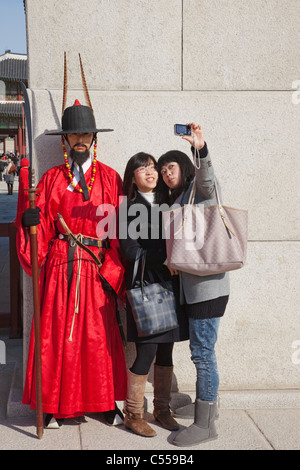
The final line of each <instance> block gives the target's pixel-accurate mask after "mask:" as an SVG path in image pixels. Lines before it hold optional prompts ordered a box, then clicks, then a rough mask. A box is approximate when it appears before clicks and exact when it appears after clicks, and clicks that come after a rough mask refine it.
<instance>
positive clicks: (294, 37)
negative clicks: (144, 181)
mask: <svg viewBox="0 0 300 470" xmlns="http://www.w3.org/2000/svg"><path fill="white" fill-rule="evenodd" d="M26 13H27V31H28V61H29V87H30V89H31V102H32V108H33V130H34V161H35V166H36V168H37V172H38V176H39V177H40V176H41V175H42V174H43V173H44V171H46V170H47V169H48V168H50V167H52V166H53V165H56V164H60V163H62V162H63V154H62V149H61V144H60V141H59V138H58V137H49V136H45V135H44V131H45V129H55V128H57V127H59V122H60V116H61V103H62V84H63V53H64V51H66V52H67V59H68V75H69V92H68V105H71V104H73V102H74V100H75V98H79V100H80V101H81V102H82V103H83V104H84V96H83V93H82V87H81V79H80V71H79V62H78V52H80V54H81V57H82V60H83V64H84V69H85V74H86V79H87V83H88V87H89V90H90V95H91V101H92V105H93V108H94V110H95V115H96V121H97V125H98V126H99V127H112V128H114V129H115V131H114V133H109V134H103V135H101V134H100V135H99V145H98V149H99V152H98V158H99V159H101V160H102V161H103V162H104V163H106V164H108V165H110V166H112V167H113V168H115V169H116V170H117V171H119V173H120V175H121V176H123V172H124V168H125V165H126V162H127V160H128V159H129V158H130V156H131V155H133V154H134V153H136V152H138V151H147V152H150V153H152V154H153V155H154V156H155V157H159V156H160V155H161V154H162V153H163V152H165V151H167V150H169V149H172V148H177V149H179V150H183V151H186V152H187V153H189V151H190V150H189V147H188V145H187V144H186V142H184V141H182V140H181V139H180V138H178V137H175V136H174V135H173V124H174V123H175V122H179V123H185V122H190V121H195V122H199V123H201V124H202V126H203V128H204V132H205V138H206V141H207V143H208V146H209V149H210V151H211V156H212V160H213V163H214V167H215V171H216V173H217V176H218V178H219V180H220V182H221V185H222V192H223V199H224V203H226V204H227V205H230V206H234V207H239V208H243V209H248V211H249V246H248V260H247V265H246V267H245V268H243V269H242V270H240V271H236V272H234V273H232V274H231V297H230V302H229V305H228V308H227V311H226V314H225V316H224V318H223V319H222V321H221V327H220V333H219V340H218V344H217V355H218V361H219V369H220V389H221V390H226V391H230V390H235V391H240V390H250V391H255V390H256V391H257V390H270V389H271V390H289V391H291V390H292V391H294V392H295V393H299V390H300V374H299V371H300V364H299V361H298V360H297V357H298V356H297V347H298V348H299V340H300V327H299V289H298V286H299V264H300V263H299V261H300V259H299V258H300V257H299V216H298V213H297V211H298V206H299V190H298V182H299V148H300V134H299V112H300V105H297V104H295V101H294V102H293V99H292V95H293V91H292V83H293V82H294V81H295V80H297V79H300V77H299V67H298V64H299V63H300V49H299V47H297V44H299V31H300V15H299V13H300V1H299V0H266V1H264V2H262V1H261V0H253V1H252V2H247V1H246V0H231V1H230V2H228V1H225V0H201V1H200V0H199V1H190V0H183V1H181V0H151V1H141V0H126V1H125V0H109V1H108V0H89V1H82V0H72V1H71V0H59V1H56V0H49V1H48V2H46V3H45V5H44V6H43V9H42V10H41V9H40V8H38V5H37V2H36V0H27V1H26ZM24 283H25V285H27V286H29V284H30V283H29V280H28V279H27V278H25V280H24ZM24 304H25V320H24V322H25V341H24V344H25V350H26V349H27V343H28V336H29V324H30V318H31V315H32V301H31V296H30V293H26V295H25V299H24ZM297 345H298V346H297ZM133 357H134V350H133V347H132V345H129V346H128V348H127V358H128V363H129V364H131V361H132V359H133ZM295 358H296V359H295ZM174 364H175V370H174V372H175V376H174V390H175V389H179V390H190V391H193V390H194V388H195V379H196V378H195V370H194V366H193V364H192V362H191V360H190V353H189V346H188V343H187V342H185V343H181V344H176V346H175V352H174ZM149 386H150V384H149Z"/></svg>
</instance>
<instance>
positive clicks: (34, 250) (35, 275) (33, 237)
mask: <svg viewBox="0 0 300 470" xmlns="http://www.w3.org/2000/svg"><path fill="white" fill-rule="evenodd" d="M21 87H22V91H23V97H24V114H25V120H26V127H27V137H28V149H29V156H28V160H29V169H28V171H29V188H28V189H26V191H28V197H29V207H30V209H35V207H36V203H35V198H36V192H37V191H38V189H36V188H35V182H34V170H33V169H32V127H31V112H30V102H29V97H28V93H27V90H26V87H25V85H24V83H23V82H21ZM29 233H30V250H31V267H32V284H33V306H34V339H35V377H36V427H37V437H38V438H39V439H42V437H43V433H44V425H43V398H42V359H41V327H40V292H39V267H38V242H37V228H36V226H30V227H29Z"/></svg>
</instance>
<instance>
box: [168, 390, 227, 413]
mask: <svg viewBox="0 0 300 470" xmlns="http://www.w3.org/2000/svg"><path fill="white" fill-rule="evenodd" d="M217 402H218V406H217V407H216V416H215V419H218V418H219V407H220V397H219V395H218V400H217ZM194 416H195V402H193V403H190V404H189V405H185V406H181V407H180V408H177V409H176V410H175V411H174V417H175V418H181V419H193V418H194Z"/></svg>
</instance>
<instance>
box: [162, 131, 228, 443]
mask: <svg viewBox="0 0 300 470" xmlns="http://www.w3.org/2000/svg"><path fill="white" fill-rule="evenodd" d="M190 126H191V128H192V136H183V138H184V139H185V140H187V141H188V142H189V143H190V144H191V145H192V146H194V145H195V146H196V147H197V149H198V151H199V157H200V161H198V158H197V161H196V165H195V166H194V165H193V163H192V161H191V159H190V158H189V157H188V156H187V155H186V154H185V153H183V152H179V151H176V150H174V151H170V152H167V153H166V154H164V155H162V156H161V157H160V159H159V160H158V169H159V171H160V173H161V176H162V180H163V182H161V184H160V185H159V187H158V189H157V193H158V196H157V199H158V202H159V203H160V204H161V203H168V204H169V205H171V204H173V203H179V204H180V205H182V206H183V205H184V204H187V202H188V199H189V195H190V192H191V189H192V186H193V181H194V178H196V188H197V191H196V198H195V204H204V205H206V206H207V205H215V204H216V197H215V189H214V181H215V176H214V170H213V166H212V162H211V159H210V155H209V152H208V149H207V146H206V143H205V141H204V138H203V132H202V128H201V126H199V125H195V124H194V123H192V124H190ZM194 151H195V149H194V148H193V147H192V152H193V153H194ZM179 279H180V299H181V303H182V304H184V306H185V310H186V313H187V315H188V318H189V331H190V349H191V358H192V360H193V362H194V364H195V367H196V371H197V380H196V401H195V405H194V406H189V407H183V408H182V409H179V410H176V411H175V416H178V417H179V416H181V417H189V416H190V415H191V411H192V412H193V414H194V424H192V425H191V426H190V427H188V428H186V429H184V430H183V431H181V432H179V433H178V434H177V436H176V437H175V439H174V441H173V444H175V445H178V446H192V445H196V444H199V443H200V442H202V441H204V440H208V439H213V438H216V437H217V433H216V429H215V425H214V420H215V417H216V414H217V396H218V387H219V374H218V368H217V360H216V355H215V344H216V341H217V335H218V328H219V323H220V318H221V317H222V316H223V315H224V312H225V309H226V305H227V302H228V297H229V275H228V273H222V274H217V275H211V276H197V275H194V274H189V273H185V272H182V271H179Z"/></svg>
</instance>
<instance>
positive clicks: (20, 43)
mask: <svg viewBox="0 0 300 470" xmlns="http://www.w3.org/2000/svg"><path fill="white" fill-rule="evenodd" d="M0 18H1V27H0V55H2V54H4V53H5V51H6V50H7V49H10V50H11V52H15V53H16V54H26V52H27V51H26V25H25V12H24V7H23V0H0Z"/></svg>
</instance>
